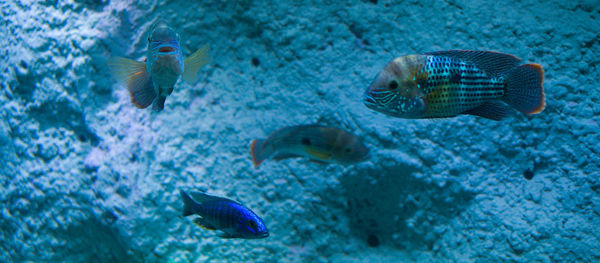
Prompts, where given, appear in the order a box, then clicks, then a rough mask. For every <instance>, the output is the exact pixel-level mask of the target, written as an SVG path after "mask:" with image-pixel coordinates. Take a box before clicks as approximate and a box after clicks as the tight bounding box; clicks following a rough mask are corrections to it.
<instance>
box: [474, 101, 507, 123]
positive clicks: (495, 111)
mask: <svg viewBox="0 0 600 263" xmlns="http://www.w3.org/2000/svg"><path fill="white" fill-rule="evenodd" d="M510 113H511V109H510V107H509V106H508V105H506V104H504V103H502V102H501V101H497V100H496V101H488V102H485V103H483V104H481V105H479V106H478V107H476V108H473V109H470V110H468V111H465V112H463V114H469V115H475V116H479V117H483V118H486V119H490V120H495V121H499V120H501V119H503V118H505V117H507V116H508V115H510Z"/></svg>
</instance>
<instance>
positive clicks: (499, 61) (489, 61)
mask: <svg viewBox="0 0 600 263" xmlns="http://www.w3.org/2000/svg"><path fill="white" fill-rule="evenodd" d="M425 55H432V56H444V57H452V58H456V59H459V60H463V61H466V62H471V63H473V64H475V65H476V66H477V67H478V68H479V69H481V70H483V71H485V72H486V73H487V74H488V75H489V76H490V77H495V76H499V75H502V74H504V73H506V72H508V71H509V70H511V69H513V68H514V67H516V66H517V65H519V63H520V62H521V59H520V58H518V57H515V56H513V55H510V54H506V53H500V52H494V51H472V50H446V51H436V52H428V53H425Z"/></svg>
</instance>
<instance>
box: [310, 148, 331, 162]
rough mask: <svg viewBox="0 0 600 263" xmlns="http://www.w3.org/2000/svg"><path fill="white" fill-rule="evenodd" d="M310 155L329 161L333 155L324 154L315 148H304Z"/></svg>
mask: <svg viewBox="0 0 600 263" xmlns="http://www.w3.org/2000/svg"><path fill="white" fill-rule="evenodd" d="M304 149H305V150H306V152H307V153H308V154H310V155H311V156H313V157H315V158H317V159H319V160H329V158H331V153H327V152H324V151H322V150H319V149H317V148H314V147H305V148H304Z"/></svg>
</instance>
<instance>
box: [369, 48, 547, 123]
mask: <svg viewBox="0 0 600 263" xmlns="http://www.w3.org/2000/svg"><path fill="white" fill-rule="evenodd" d="M543 81H544V70H543V68H542V66H541V65H540V64H535V63H531V64H524V65H521V59H519V58H517V57H515V56H513V55H510V54H505V53H499V52H493V51H470V50H448V51H437V52H430V53H424V54H415V55H407V56H401V57H397V58H395V59H394V60H392V61H391V62H389V63H388V64H387V65H386V66H385V68H384V69H383V70H381V71H380V72H379V73H378V75H377V77H376V78H375V79H374V80H373V81H372V83H371V84H370V85H369V87H368V88H367V89H366V90H365V92H364V95H363V102H364V104H365V105H366V106H367V107H368V108H370V109H372V110H375V111H378V112H381V113H384V114H387V115H390V116H393V117H398V118H406V119H429V118H450V117H455V116H458V115H461V114H466V115H475V116H479V117H483V118H487V119H491V120H495V121H499V120H501V119H503V118H505V117H507V116H509V115H510V114H511V112H512V110H511V107H512V108H514V109H516V110H518V111H519V112H521V113H523V114H525V115H533V114H538V113H540V112H542V111H543V110H544V107H545V106H546V102H545V94H544V87H543Z"/></svg>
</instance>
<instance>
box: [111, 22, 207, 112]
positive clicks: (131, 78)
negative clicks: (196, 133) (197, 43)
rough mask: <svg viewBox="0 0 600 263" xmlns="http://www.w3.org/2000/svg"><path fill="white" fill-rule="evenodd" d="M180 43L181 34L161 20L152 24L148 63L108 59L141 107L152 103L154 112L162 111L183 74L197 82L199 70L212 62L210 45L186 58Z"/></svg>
mask: <svg viewBox="0 0 600 263" xmlns="http://www.w3.org/2000/svg"><path fill="white" fill-rule="evenodd" d="M179 43H180V39H179V34H178V33H177V32H175V30H173V28H171V27H170V26H169V25H168V24H167V23H166V22H165V21H163V20H158V21H157V22H156V23H154V24H152V26H151V27H150V31H149V34H148V50H147V51H146V59H145V61H144V62H142V61H135V60H132V59H128V58H124V57H116V58H112V59H110V60H109V61H108V66H109V68H110V70H111V71H112V73H113V75H114V76H115V78H116V79H117V80H118V81H119V82H120V83H122V84H124V85H125V86H126V87H127V90H128V91H129V94H130V96H131V102H132V103H133V105H135V106H136V107H137V108H140V109H144V108H147V107H148V106H150V104H152V109H153V110H154V111H162V110H163V109H164V105H165V100H166V98H167V96H169V95H171V93H172V92H173V88H174V87H175V83H177V81H178V79H179V76H182V79H183V80H184V81H186V82H189V83H194V82H195V81H196V80H197V78H198V77H197V73H198V70H199V69H200V68H201V67H202V66H204V65H206V64H207V63H209V61H210V57H209V55H208V54H209V49H210V48H209V46H208V45H204V46H203V47H201V48H200V49H198V50H197V51H196V52H194V53H193V54H192V55H190V56H189V57H188V58H186V59H184V58H183V54H182V51H181V46H180V44H179Z"/></svg>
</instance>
